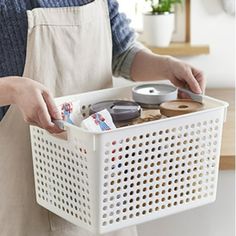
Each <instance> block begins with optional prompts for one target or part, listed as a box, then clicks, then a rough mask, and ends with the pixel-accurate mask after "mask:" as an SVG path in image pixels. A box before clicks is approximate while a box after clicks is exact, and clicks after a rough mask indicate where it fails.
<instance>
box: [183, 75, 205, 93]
mask: <svg viewBox="0 0 236 236" xmlns="http://www.w3.org/2000/svg"><path fill="white" fill-rule="evenodd" d="M186 82H187V83H188V86H189V87H190V89H191V90H192V91H193V92H194V93H197V94H200V93H202V89H201V87H200V85H199V83H198V81H197V80H196V78H195V77H194V75H193V73H192V71H189V73H188V74H187V78H186Z"/></svg>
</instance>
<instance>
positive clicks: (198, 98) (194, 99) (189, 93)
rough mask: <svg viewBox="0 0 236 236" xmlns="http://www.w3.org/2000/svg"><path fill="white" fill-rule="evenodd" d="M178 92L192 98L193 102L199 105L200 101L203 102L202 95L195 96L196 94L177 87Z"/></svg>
mask: <svg viewBox="0 0 236 236" xmlns="http://www.w3.org/2000/svg"><path fill="white" fill-rule="evenodd" d="M178 90H179V91H181V92H184V93H186V94H188V95H189V96H190V97H191V98H192V100H193V101H196V102H200V103H202V101H203V96H204V94H203V93H201V94H196V93H193V92H192V91H190V90H188V89H184V88H179V87H178Z"/></svg>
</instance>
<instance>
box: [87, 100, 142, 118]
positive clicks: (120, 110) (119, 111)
mask: <svg viewBox="0 0 236 236" xmlns="http://www.w3.org/2000/svg"><path fill="white" fill-rule="evenodd" d="M104 109H107V110H108V111H109V113H110V114H111V116H112V119H113V121H127V120H132V119H135V118H138V117H139V116H140V114H141V107H140V106H139V105H138V104H137V103H136V102H131V101H123V100H110V101H103V102H98V103H95V104H93V105H92V106H91V107H90V114H93V113H97V112H99V111H102V110H104Z"/></svg>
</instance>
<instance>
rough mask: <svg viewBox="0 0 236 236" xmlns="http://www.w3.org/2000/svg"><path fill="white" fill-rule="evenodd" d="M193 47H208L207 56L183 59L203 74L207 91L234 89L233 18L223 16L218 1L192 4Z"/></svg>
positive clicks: (223, 13) (195, 0)
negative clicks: (216, 88) (214, 88)
mask: <svg viewBox="0 0 236 236" xmlns="http://www.w3.org/2000/svg"><path fill="white" fill-rule="evenodd" d="M191 8H192V11H191V28H192V31H191V36H192V43H193V44H209V45H210V51H211V52H210V55H202V56H197V57H189V58H182V59H184V60H186V61H188V62H189V63H191V64H193V65H195V66H196V67H198V68H201V70H203V71H204V73H205V74H206V77H207V80H208V87H233V86H234V85H235V83H234V81H235V66H236V65H235V42H236V41H235V40H236V39H235V17H233V16H230V15H228V14H226V13H225V12H224V11H223V9H222V5H221V1H220V0H192V1H191Z"/></svg>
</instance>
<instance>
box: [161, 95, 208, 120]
mask: <svg viewBox="0 0 236 236" xmlns="http://www.w3.org/2000/svg"><path fill="white" fill-rule="evenodd" d="M203 107H204V106H203V104H202V103H200V102H196V101H193V100H191V99H178V100H174V101H168V102H164V103H162V104H161V106H160V111H161V114H162V115H164V116H167V117H172V116H178V115H183V114H187V113H192V112H196V111H200V110H202V109H203Z"/></svg>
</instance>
